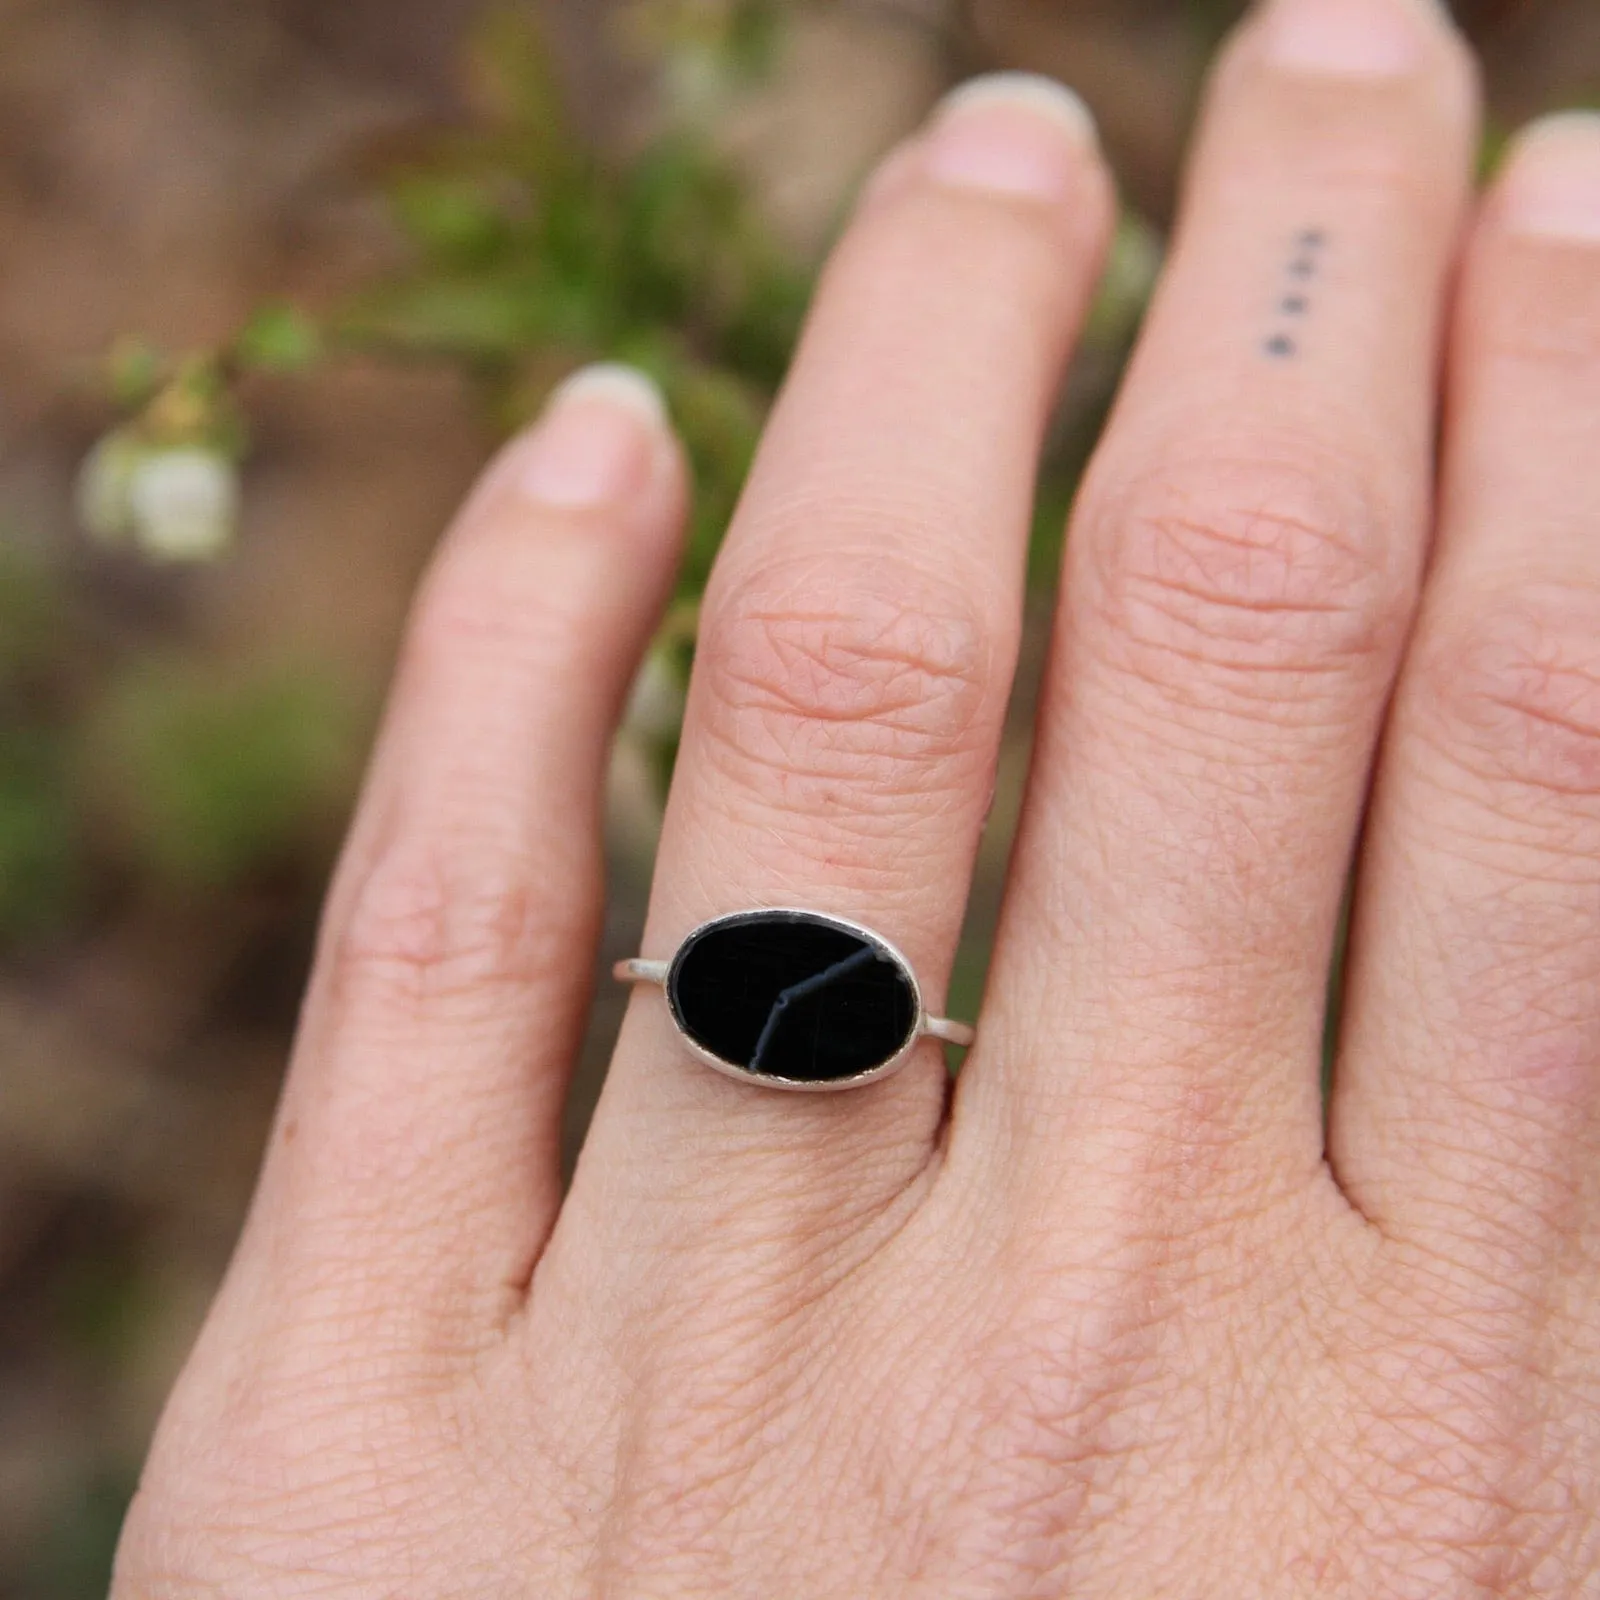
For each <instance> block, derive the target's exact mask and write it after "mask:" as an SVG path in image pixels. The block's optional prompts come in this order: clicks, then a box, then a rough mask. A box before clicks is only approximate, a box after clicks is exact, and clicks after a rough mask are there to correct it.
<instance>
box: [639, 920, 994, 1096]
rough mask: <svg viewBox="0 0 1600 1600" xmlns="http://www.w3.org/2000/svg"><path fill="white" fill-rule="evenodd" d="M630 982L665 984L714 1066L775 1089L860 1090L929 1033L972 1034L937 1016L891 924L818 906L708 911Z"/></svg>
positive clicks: (693, 1040) (692, 1038)
mask: <svg viewBox="0 0 1600 1600" xmlns="http://www.w3.org/2000/svg"><path fill="white" fill-rule="evenodd" d="M612 971H613V974H614V976H615V977H616V978H617V979H618V980H619V981H621V982H623V983H658V984H660V985H661V987H662V988H663V989H664V990H665V992H666V997H667V1007H668V1009H669V1010H670V1011H671V1013H672V1020H673V1022H674V1023H675V1024H676V1026H677V1029H678V1032H679V1033H681V1034H682V1035H683V1038H684V1041H685V1043H686V1044H687V1045H688V1046H689V1048H690V1050H692V1051H693V1052H694V1054H695V1055H697V1056H698V1057H699V1058H700V1059H701V1060H702V1061H704V1062H705V1063H706V1064H707V1065H708V1066H712V1067H715V1068H716V1069H717V1071H719V1072H725V1073H727V1074H728V1076H729V1077H733V1078H740V1079H743V1080H744V1081H745V1082H746V1083H759V1084H762V1085H764V1086H766V1087H768V1088H772V1089H799V1090H811V1091H818V1090H830V1089H854V1088H858V1087H859V1086H860V1085H861V1084H864V1083H873V1082H876V1081H877V1080H878V1079H879V1078H884V1077H887V1076H888V1075H889V1074H890V1073H891V1072H893V1071H894V1070H895V1069H896V1068H897V1067H899V1066H901V1065H903V1064H904V1062H905V1060H906V1058H907V1057H908V1056H909V1055H910V1054H911V1051H912V1047H913V1046H914V1045H915V1044H916V1043H917V1041H918V1040H919V1039H922V1038H924V1037H926V1038H932V1039H943V1040H945V1041H946V1042H947V1043H949V1044H957V1045H969V1044H971V1043H972V1040H973V1030H972V1029H971V1028H970V1027H968V1026H967V1025H966V1024H965V1023H964V1022H951V1021H950V1020H949V1019H948V1018H945V1017H930V1016H929V1015H928V1013H927V1012H926V1011H925V1010H924V1009H923V1005H922V990H921V988H920V987H919V986H918V984H917V976H916V974H915V973H914V972H913V971H912V970H911V963H910V962H909V961H907V960H906V958H905V957H904V956H903V955H902V954H901V953H900V952H899V951H898V950H897V949H895V947H894V946H893V945H892V944H890V943H889V941H888V940H887V939H885V938H884V937H883V936H882V935H881V934H878V933H874V932H873V931H872V929H871V928H865V927H863V926H862V925H861V924H860V923H859V922H850V921H847V920H846V919H845V918H843V917H830V916H825V915H824V914H823V913H822V912H820V911H797V910H793V909H790V908H788V907H781V908H777V909H774V910H771V911H735V912H732V913H730V914H729V915H727V916H722V917H713V918H712V919H711V921H709V922H703V923H701V924H700V926H699V927H698V928H696V929H695V930H694V931H693V932H692V933H690V934H689V935H688V937H687V938H685V939H684V941H683V943H682V944H680V945H679V946H678V949H677V952H676V954H675V955H674V956H673V957H672V959H671V960H670V961H646V960H644V959H642V958H639V957H635V958H634V959H632V960H629V961H619V962H618V963H617V964H616V966H615V967H614V968H613V969H612Z"/></svg>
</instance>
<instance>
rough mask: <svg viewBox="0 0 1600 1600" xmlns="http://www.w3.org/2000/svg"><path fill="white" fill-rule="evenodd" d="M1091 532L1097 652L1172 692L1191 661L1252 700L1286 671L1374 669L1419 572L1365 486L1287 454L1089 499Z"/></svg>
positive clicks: (1313, 673)
mask: <svg viewBox="0 0 1600 1600" xmlns="http://www.w3.org/2000/svg"><path fill="white" fill-rule="evenodd" d="M1084 537H1085V538H1086V541H1087V543H1088V545H1089V547H1090V552H1091V555H1090V562H1091V571H1090V578H1091V597H1090V603H1091V605H1092V607H1093V609H1094V613H1095V620H1096V624H1097V629H1096V631H1097V634H1098V637H1099V639H1100V642H1101V648H1102V650H1103V651H1105V652H1107V653H1108V654H1109V655H1110V658H1111V659H1112V661H1113V662H1114V663H1115V665H1116V666H1117V667H1119V668H1120V669H1121V670H1122V671H1124V672H1128V673H1131V674H1132V675H1133V676H1135V677H1136V678H1138V679H1141V680H1146V681H1149V682H1151V683H1153V684H1154V685H1155V686H1156V687H1158V688H1160V689H1161V690H1162V691H1163V692H1164V693H1167V694H1170V693H1172V692H1174V691H1175V690H1177V689H1179V688H1180V687H1181V685H1182V684H1183V683H1184V682H1185V681H1186V680H1188V679H1192V678H1193V677H1194V676H1195V674H1196V673H1197V672H1199V673H1203V674H1205V677H1206V681H1207V682H1208V684H1210V685H1211V686H1213V687H1215V686H1216V685H1218V684H1219V683H1221V684H1224V685H1227V686H1228V687H1229V688H1231V689H1232V690H1233V691H1234V692H1235V693H1236V694H1237V695H1238V696H1240V697H1241V698H1242V699H1244V700H1252V699H1254V700H1259V699H1260V698H1262V697H1263V696H1265V697H1269V698H1270V697H1274V696H1276V695H1277V694H1278V693H1279V692H1280V691H1281V687H1282V684H1283V682H1284V681H1285V680H1286V679H1289V678H1293V679H1295V680H1299V681H1301V682H1302V684H1303V683H1304V681H1305V680H1308V679H1310V680H1316V679H1318V678H1326V677H1327V676H1328V675H1329V674H1336V675H1339V676H1341V677H1346V676H1350V675H1358V676H1361V677H1366V676H1368V675H1370V674H1371V673H1372V672H1373V671H1374V670H1375V669H1376V668H1377V667H1378V666H1379V664H1386V663H1387V661H1388V660H1389V658H1390V656H1391V655H1392V653H1393V651H1394V649H1395V648H1396V647H1397V645H1398V639H1399V635H1400V632H1401V630H1402V628H1403V625H1404V622H1405V619H1406V616H1407V614H1408V612H1409V608H1410V602H1411V595H1412V592H1413V587H1414V579H1413V577H1412V576H1411V574H1410V572H1409V570H1408V568H1407V567H1406V566H1405V565H1404V564H1403V563H1402V562H1401V561H1400V560H1399V559H1397V553H1398V551H1397V547H1398V541H1396V540H1394V539H1393V538H1392V537H1391V534H1390V530H1389V529H1388V527H1387V526H1386V519H1385V518H1384V516H1383V515H1382V514H1381V513H1380V511H1379V510H1378V508H1377V507H1376V506H1375V505H1374V503H1373V502H1372V501H1371V499H1370V498H1369V497H1368V496H1367V495H1365V494H1364V493H1362V492H1361V491H1360V490H1359V489H1357V488H1355V487H1353V486H1352V485H1350V484H1348V483H1346V484H1343V485H1341V484H1340V483H1339V481H1338V478H1337V475H1336V474H1333V473H1331V472H1323V471H1318V470H1315V469H1311V468H1306V467H1301V466H1291V465H1288V464H1284V463H1274V464H1265V465H1264V464H1262V463H1260V462H1251V463H1229V462H1226V461H1218V462H1210V463H1206V464H1205V465H1204V466H1202V467H1194V466H1187V467H1180V468H1176V469H1173V470H1169V471H1166V472H1162V473H1158V474H1156V475H1153V476H1147V477H1145V478H1144V479H1142V480H1138V481H1135V482H1133V483H1131V484H1129V485H1127V486H1125V487H1123V488H1121V489H1120V490H1117V491H1114V492H1111V493H1104V492H1102V496H1101V497H1100V498H1099V499H1098V500H1097V501H1092V502H1091V506H1090V510H1089V511H1088V513H1087V525H1086V527H1085V528H1084Z"/></svg>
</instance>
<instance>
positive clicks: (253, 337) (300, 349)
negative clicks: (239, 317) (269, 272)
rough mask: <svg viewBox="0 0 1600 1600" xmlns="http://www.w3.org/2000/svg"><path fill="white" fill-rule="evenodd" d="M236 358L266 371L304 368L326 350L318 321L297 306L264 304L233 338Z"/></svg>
mask: <svg viewBox="0 0 1600 1600" xmlns="http://www.w3.org/2000/svg"><path fill="white" fill-rule="evenodd" d="M233 354H234V359H235V360H236V361H237V362H238V363H239V365H240V366H242V367H252V368H255V369H257V370H259V371H262V372H300V371H303V370H304V369H305V368H307V367H309V366H311V365H313V364H314V363H315V362H316V360H317V358H318V357H319V356H320V355H321V354H322V335H321V333H320V332H319V331H318V329H317V325H316V323H315V322H313V321H312V320H311V318H310V317H308V316H307V315H306V314H305V313H304V312H303V311H301V310H299V309H297V308H296V307H294V306H288V305H268V306H262V307H261V309H260V310H259V311H257V312H256V314H255V315H254V316H253V317H251V319H250V320H249V322H247V323H246V324H245V325H244V327H243V328H242V329H241V330H240V332H239V334H238V336H237V338H235V340H234V342H233Z"/></svg>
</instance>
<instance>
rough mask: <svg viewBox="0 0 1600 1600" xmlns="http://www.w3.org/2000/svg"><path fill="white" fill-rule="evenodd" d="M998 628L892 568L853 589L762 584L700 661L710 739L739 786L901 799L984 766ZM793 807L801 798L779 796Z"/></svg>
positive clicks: (815, 583) (713, 633) (965, 602)
mask: <svg viewBox="0 0 1600 1600" xmlns="http://www.w3.org/2000/svg"><path fill="white" fill-rule="evenodd" d="M992 655H993V629H992V627H991V625H990V622H989V619H988V618H987V617H986V616H985V614H984V608H983V606H982V605H981V604H979V603H978V602H976V601H975V600H974V599H973V598H972V597H970V596H968V595H964V594H961V593H960V592H959V591H957V590H956V589H954V588H953V587H950V588H947V587H944V586H942V585H938V584H930V582H929V581H928V579H927V577H926V575H925V574H912V573H907V572H906V571H905V570H904V569H903V568H901V567H898V566H897V565H895V564H890V563H882V564H879V565H877V566H875V567H869V566H868V565H867V564H866V563H861V564H859V565H858V566H857V567H856V568H855V569H853V570H852V571H851V572H850V574H849V577H848V580H847V581H845V582H841V581H840V579H839V577H838V576H837V575H829V574H823V573H818V572H817V571H816V570H815V569H812V570H809V571H807V570H805V569H802V570H800V571H799V572H795V573H787V574H785V573H764V574H762V575H761V576H760V577H759V578H758V579H756V580H753V581H751V582H749V583H747V584H745V585H744V586H743V587H742V588H741V589H740V590H738V591H736V592H735V593H734V594H732V595H730V596H728V597H727V599H726V600H725V601H724V603H723V604H722V605H721V606H720V607H719V608H718V611H717V614H716V615H715V616H714V617H713V618H712V620H711V623H710V626H709V628H708V630H707V632H706V635H705V637H704V640H703V642H702V645H701V649H700V654H699V658H698V662H697V666H698V670H699V672H700V675H701V688H702V694H701V702H700V711H701V727H702V729H703V730H704V731H705V732H706V733H707V734H708V735H709V737H710V742H711V744H712V746H713V750H714V754H715V756H716V757H717V758H718V760H719V761H720V763H721V765H722V766H723V767H724V769H725V770H729V771H730V772H731V773H732V774H733V775H736V776H737V777H738V778H739V779H740V780H741V786H743V787H749V788H754V789H755V790H756V791H757V792H758V793H769V792H770V790H771V788H772V786H773V785H777V786H778V788H779V789H780V790H783V789H788V788H792V787H793V785H795V784H796V783H798V784H802V785H803V784H808V783H820V784H824V785H830V784H831V785H835V786H848V789H849V792H850V797H851V799H852V800H855V799H856V798H865V797H870V796H871V795H874V794H877V795H879V796H884V797H888V798H891V799H899V798H903V797H906V796H910V795H915V794H919V793H923V792H925V791H927V790H929V789H934V790H939V791H942V790H948V789H950V788H951V787H953V786H954V784H955V783H956V782H957V781H959V782H964V781H965V776H966V773H965V771H964V770H962V771H961V774H960V776H959V778H958V777H957V775H956V771H955V770H952V769H953V768H955V769H961V768H963V764H964V763H970V762H972V761H973V760H975V759H983V760H987V759H988V755H989V751H988V744H989V737H988V736H989V732H990V729H989V726H988V724H989V721H990V720H991V718H990V717H989V716H986V712H988V711H989V710H990V708H991V707H992V706H993V704H994V696H993V694H992V690H993V687H994V685H993V681H992V680H993V669H992ZM781 798H783V799H785V801H786V802H788V803H792V797H791V796H787V795H785V796H781Z"/></svg>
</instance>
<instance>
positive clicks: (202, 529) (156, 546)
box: [128, 446, 239, 561]
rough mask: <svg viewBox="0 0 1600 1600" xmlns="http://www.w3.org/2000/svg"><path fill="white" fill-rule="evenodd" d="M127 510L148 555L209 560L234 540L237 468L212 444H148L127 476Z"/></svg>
mask: <svg viewBox="0 0 1600 1600" xmlns="http://www.w3.org/2000/svg"><path fill="white" fill-rule="evenodd" d="M128 516H129V520H130V521H131V523H132V526H133V533H134V537H135V538H136V539H137V541H138V543H139V547H140V549H142V550H143V551H144V553H145V554H146V555H147V556H149V557H150V558H151V559H152V560H155V561H210V560H212V559H214V558H215V557H216V556H219V555H221V554H222V552H223V551H224V550H226V549H227V548H228V546H229V545H230V544H232V542H233V535H234V530H235V528H236V527H237V525H238V521H239V479H238V474H237V473H236V472H235V470H234V466H233V463H232V462H231V461H229V460H228V459H227V457H225V456H223V455H221V454H219V453H218V452H217V451H214V450H203V449H200V448H198V447H196V446H187V447H184V448H180V449H166V450H150V451H148V452H146V454H145V455H144V456H143V457H142V458H141V459H140V460H139V462H138V463H137V465H136V466H135V467H134V469H133V473H132V476H131V478H130V479H129V482H128Z"/></svg>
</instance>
